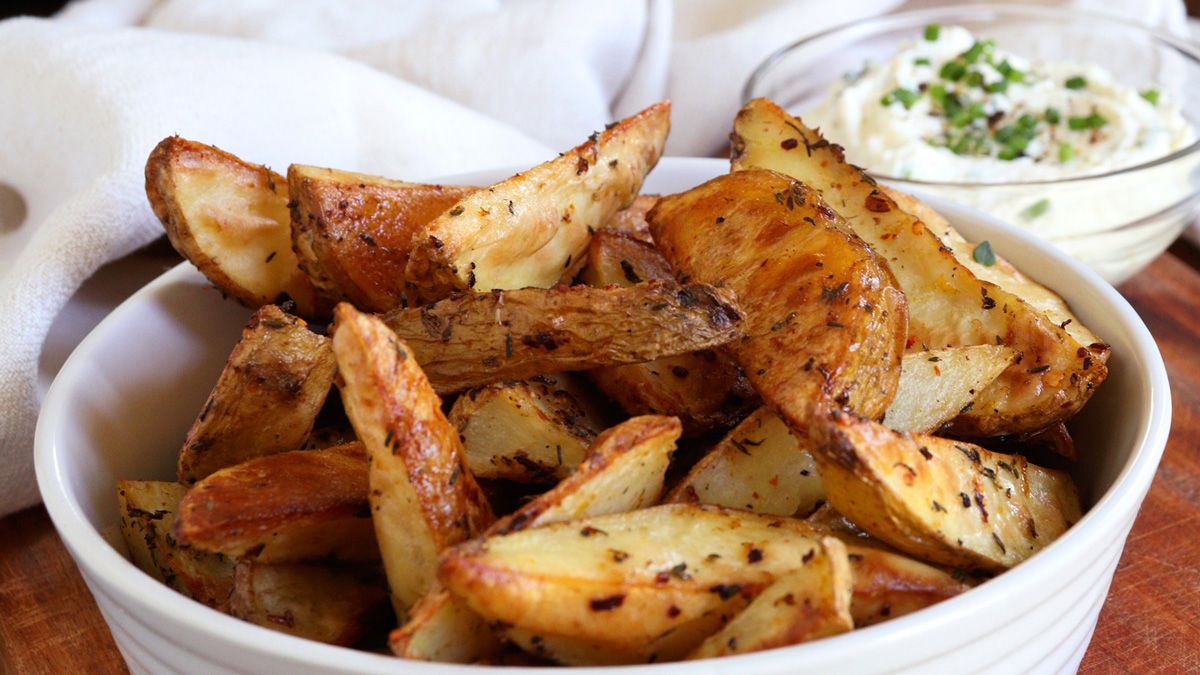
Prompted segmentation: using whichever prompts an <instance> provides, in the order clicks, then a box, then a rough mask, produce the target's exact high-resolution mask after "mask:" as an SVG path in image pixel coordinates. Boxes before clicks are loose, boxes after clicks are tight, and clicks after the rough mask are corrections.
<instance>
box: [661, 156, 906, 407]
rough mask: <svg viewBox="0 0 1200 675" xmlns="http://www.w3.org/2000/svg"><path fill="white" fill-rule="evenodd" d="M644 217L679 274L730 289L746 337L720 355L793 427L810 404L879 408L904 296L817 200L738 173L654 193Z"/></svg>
mask: <svg viewBox="0 0 1200 675" xmlns="http://www.w3.org/2000/svg"><path fill="white" fill-rule="evenodd" d="M649 221H650V229H651V232H652V233H653V235H654V240H655V242H657V244H658V246H659V248H660V249H661V250H662V252H663V255H664V256H665V257H666V258H667V260H668V261H670V262H671V265H672V267H674V268H675V270H676V271H677V272H678V273H680V274H683V275H686V276H687V277H688V278H689V279H690V280H693V281H698V282H701V283H709V284H713V285H714V286H718V287H727V288H729V289H731V290H732V291H734V292H735V293H736V294H737V298H738V304H739V305H740V306H741V308H742V310H743V311H744V312H745V313H746V321H745V323H744V327H743V331H744V332H745V333H746V335H747V337H745V338H744V339H742V340H740V341H737V342H733V343H730V344H728V345H726V346H725V348H724V349H725V350H726V352H727V353H729V354H730V355H732V356H733V358H734V360H736V361H737V362H738V363H739V364H740V365H741V367H742V370H743V371H744V372H745V373H746V376H747V377H748V378H749V379H750V382H751V383H752V384H753V385H754V387H755V389H757V390H758V392H759V394H761V395H762V397H763V399H764V400H765V401H767V403H768V404H769V405H771V406H772V407H773V408H775V409H776V410H777V411H778V412H779V413H780V414H781V415H782V416H783V417H784V419H785V420H786V421H787V422H788V423H789V424H790V425H793V426H797V427H799V428H801V429H802V428H804V426H805V424H806V419H805V416H806V414H807V410H808V403H809V402H810V401H813V400H817V399H827V400H830V401H833V402H835V403H836V404H837V405H840V406H847V407H849V408H851V409H853V410H856V411H858V412H859V413H860V414H863V415H866V416H868V417H873V418H874V417H878V416H880V415H882V414H883V413H884V411H885V410H886V409H887V406H888V404H889V403H891V400H892V396H893V395H894V394H895V391H896V385H897V381H898V380H899V377H900V356H901V354H902V353H903V351H904V339H905V332H906V316H907V313H906V306H905V301H904V296H903V294H902V293H901V292H900V291H899V289H898V288H897V287H896V285H895V282H894V280H893V279H892V276H891V273H890V272H889V271H888V269H887V265H886V264H885V263H884V262H883V261H882V260H881V259H880V258H878V257H877V256H876V255H875V254H874V252H873V251H872V250H871V248H870V247H869V246H867V245H866V244H865V243H863V242H862V240H860V239H858V238H857V237H854V236H853V235H851V234H849V233H848V232H847V231H846V229H845V224H844V223H843V222H842V220H841V218H840V217H839V216H838V215H837V214H836V213H835V212H834V211H833V209H831V208H829V206H827V205H826V204H825V202H824V201H822V200H821V198H820V195H818V194H817V193H816V192H815V191H813V190H811V189H809V188H807V187H805V186H803V185H801V184H800V183H798V182H796V181H794V180H792V179H790V178H788V177H787V176H784V175H782V174H778V173H775V172H772V171H740V172H737V173H733V174H729V175H726V176H721V177H719V178H715V179H713V180H711V181H709V182H707V183H704V184H703V185H700V186H698V187H696V188H693V189H691V190H689V191H687V192H684V193H682V194H677V195H671V196H668V197H663V198H662V199H660V200H659V202H658V204H657V205H656V206H655V207H654V209H653V210H652V211H651V212H650V215H649Z"/></svg>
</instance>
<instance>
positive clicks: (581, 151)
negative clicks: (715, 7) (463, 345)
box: [405, 102, 671, 302]
mask: <svg viewBox="0 0 1200 675" xmlns="http://www.w3.org/2000/svg"><path fill="white" fill-rule="evenodd" d="M670 110H671V105H670V103H668V102H661V103H656V104H654V105H653V106H650V107H649V108H647V109H646V110H643V111H642V112H640V113H638V114H636V115H633V116H632V117H629V118H627V119H624V120H622V121H620V122H618V123H617V124H616V125H614V126H612V127H610V128H607V129H605V130H604V131H602V132H599V133H597V134H595V135H593V137H592V138H591V139H589V140H588V141H587V142H585V143H583V144H582V145H580V146H579V147H577V148H575V149H573V150H571V151H569V152H567V153H565V154H563V155H560V156H559V157H557V158H555V159H552V160H550V161H548V162H546V163H544V164H540V165H538V166H536V167H534V168H532V169H529V170H528V171H525V172H523V173H519V174H517V175H515V176H513V177H512V178H509V179H507V180H504V181H501V182H499V183H496V184H495V185H492V186H491V187H489V188H487V189H486V190H480V191H479V192H476V193H474V194H472V195H469V196H467V197H466V198H464V199H463V200H462V201H460V202H459V203H458V204H456V205H455V206H454V207H453V208H451V209H450V210H449V211H447V212H446V213H444V214H443V215H441V216H439V217H438V218H436V219H434V220H433V221H432V222H430V223H428V224H427V225H425V226H424V227H422V228H421V229H419V230H418V231H417V232H416V234H415V235H414V237H413V244H414V250H413V252H412V257H411V258H410V260H409V262H408V266H407V268H406V273H405V274H406V277H407V279H408V280H409V281H410V282H412V284H413V286H414V287H415V288H416V290H417V292H418V293H419V294H420V295H421V300H422V301H423V302H431V301H435V300H439V299H441V298H444V297H446V296H447V295H448V294H449V293H451V292H453V291H465V290H471V289H474V290H479V291H486V290H491V289H511V288H525V287H529V286H533V287H541V288H547V287H549V286H552V285H553V284H555V283H557V282H558V280H559V278H560V277H561V276H562V271H563V270H564V269H567V268H569V267H571V262H572V261H578V260H579V259H580V257H581V256H583V255H584V253H585V251H586V248H587V243H588V239H589V238H590V237H591V234H592V232H594V231H595V230H597V229H599V228H600V227H601V226H603V225H604V224H605V223H606V222H608V220H609V219H610V218H612V216H613V214H615V213H617V211H619V210H621V209H624V208H625V207H627V206H629V205H630V204H632V203H633V201H634V198H636V197H637V194H638V192H639V191H640V190H641V185H642V180H643V179H644V178H645V176H646V174H647V173H648V172H649V171H650V170H651V169H653V168H654V165H655V164H656V163H657V162H658V158H659V156H660V155H661V154H662V148H663V143H664V142H665V141H666V137H667V131H668V129H669V128H670Z"/></svg>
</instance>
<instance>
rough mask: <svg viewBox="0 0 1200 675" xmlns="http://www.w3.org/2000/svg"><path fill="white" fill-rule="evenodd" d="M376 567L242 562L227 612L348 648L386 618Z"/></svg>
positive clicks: (384, 597)
mask: <svg viewBox="0 0 1200 675" xmlns="http://www.w3.org/2000/svg"><path fill="white" fill-rule="evenodd" d="M387 597H388V596H387V584H386V583H384V580H383V575H381V574H380V573H379V569H378V567H377V566H364V565H356V566H340V567H339V566H331V565H327V564H326V565H322V564H314V563H289V564H279V565H264V564H262V563H258V562H254V561H250V560H242V561H239V562H238V564H237V568H236V571H235V572H234V577H233V595H232V596H231V598H230V608H229V613H230V614H232V615H233V616H236V617H237V618H239V619H242V620H245V621H249V622H251V623H254V624H258V625H259V626H263V627H264V628H270V629H271V630H276V631H279V632H281V633H287V634H288V635H295V636H296V637H302V638H307V639H309V640H316V641H317V642H324V643H327V644H333V645H341V646H344V647H350V646H353V645H355V644H357V643H359V642H360V641H361V640H362V638H363V637H364V636H366V635H368V634H370V633H371V632H372V631H373V630H374V629H375V626H377V625H378V624H379V623H380V622H382V621H386V620H387V617H388V616H389V615H390V611H389V610H388V606H387Z"/></svg>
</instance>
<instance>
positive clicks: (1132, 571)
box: [0, 244, 1200, 673]
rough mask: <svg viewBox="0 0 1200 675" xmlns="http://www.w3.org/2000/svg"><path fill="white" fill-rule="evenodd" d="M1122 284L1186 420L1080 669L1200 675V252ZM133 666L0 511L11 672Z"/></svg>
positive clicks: (46, 546)
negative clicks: (1199, 350)
mask: <svg viewBox="0 0 1200 675" xmlns="http://www.w3.org/2000/svg"><path fill="white" fill-rule="evenodd" d="M1121 292H1122V293H1124V294H1125V297H1127V298H1129V301H1130V302H1131V303H1132V304H1133V306H1134V307H1135V308H1137V310H1138V311H1139V312H1140V313H1141V315H1142V318H1143V319H1144V320H1145V321H1146V325H1148V326H1149V327H1150V332H1151V333H1153V334H1154V337H1155V338H1156V339H1157V340H1158V344H1159V348H1160V349H1161V350H1162V353H1163V358H1164V359H1165V360H1166V363H1167V371H1168V372H1169V373H1170V376H1171V393H1172V397H1173V400H1174V405H1173V408H1174V424H1173V427H1172V430H1171V438H1170V441H1169V442H1168V443H1167V450H1166V454H1165V455H1164V457H1163V462H1162V466H1161V467H1160V468H1159V470H1158V476H1157V477H1156V478H1155V481H1154V484H1153V486H1152V487H1151V488H1150V494H1149V496H1148V497H1147V498H1146V502H1145V504H1144V505H1143V506H1142V511H1141V515H1140V516H1139V517H1138V519H1137V523H1136V524H1135V525H1134V528H1133V532H1132V533H1131V534H1130V536H1129V543H1128V544H1127V545H1126V547H1125V553H1124V555H1123V557H1122V558H1121V564H1120V566H1119V567H1118V568H1117V573H1116V578H1115V579H1114V581H1113V585H1112V590H1111V592H1110V594H1109V598H1108V602H1107V603H1106V604H1105V606H1104V610H1103V612H1101V614H1100V622H1099V625H1098V626H1097V627H1096V633H1095V637H1094V638H1093V640H1092V645H1091V648H1090V649H1089V650H1088V653H1087V655H1086V656H1085V657H1084V660H1083V665H1082V667H1081V668H1080V672H1083V673H1126V672H1136V673H1150V672H1161V673H1178V672H1200V536H1197V534H1196V532H1195V530H1196V529H1197V528H1200V357H1198V355H1197V348H1200V251H1197V250H1196V249H1194V248H1191V247H1190V246H1187V245H1184V244H1177V245H1176V246H1175V247H1173V248H1172V249H1171V253H1168V254H1165V255H1163V256H1162V257H1161V258H1159V259H1158V260H1157V261H1155V262H1154V263H1153V264H1152V265H1151V266H1150V267H1149V268H1148V269H1147V270H1146V271H1145V272H1144V273H1142V274H1141V275H1139V276H1138V277H1137V278H1136V279H1134V280H1133V281H1130V282H1128V283H1126V284H1125V285H1123V286H1122V287H1121ZM124 670H125V668H124V665H123V663H122V661H121V656H120V654H119V653H118V652H117V650H116V646H115V645H114V644H113V641H112V638H111V637H110V636H109V634H108V629H107V628H106V627H105V625H104V621H103V620H102V619H101V618H100V614H99V612H98V611H97V609H96V605H95V603H94V602H93V601H92V597H91V595H89V594H88V592H87V588H86V587H85V586H84V584H83V580H82V579H81V578H80V576H79V572H78V571H77V570H76V569H75V565H74V564H73V563H72V562H71V560H70V558H69V557H68V555H67V552H66V549H65V548H63V545H62V542H61V541H60V540H59V538H58V535H57V534H55V532H54V528H53V526H52V525H51V524H50V520H49V518H48V517H47V515H46V511H45V510H44V509H42V508H41V507H38V508H33V509H29V510H27V511H23V512H21V513H18V514H16V515H13V516H10V517H8V518H6V519H4V520H0V673H10V672H11V673H38V672H56V673H57V672H83V671H87V672H93V673H99V672H123V671H124Z"/></svg>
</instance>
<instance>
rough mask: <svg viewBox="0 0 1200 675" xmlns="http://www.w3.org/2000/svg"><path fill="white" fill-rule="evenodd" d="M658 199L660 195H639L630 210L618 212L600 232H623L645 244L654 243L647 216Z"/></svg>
mask: <svg viewBox="0 0 1200 675" xmlns="http://www.w3.org/2000/svg"><path fill="white" fill-rule="evenodd" d="M658 198H659V196H658V195H638V197H637V199H635V200H633V203H632V204H630V205H629V207H628V208H625V209H622V210H620V211H617V213H616V215H614V216H613V217H612V220H610V221H608V222H607V223H605V224H604V227H603V228H601V229H600V232H605V231H607V232H621V233H624V234H628V235H630V236H632V237H634V238H636V239H641V240H642V241H644V242H647V243H651V244H652V243H654V240H653V239H652V238H651V237H650V224H649V223H647V222H646V214H647V213H649V212H650V209H652V208H654V205H655V204H657V203H658ZM597 234H599V232H598V233H597Z"/></svg>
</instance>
